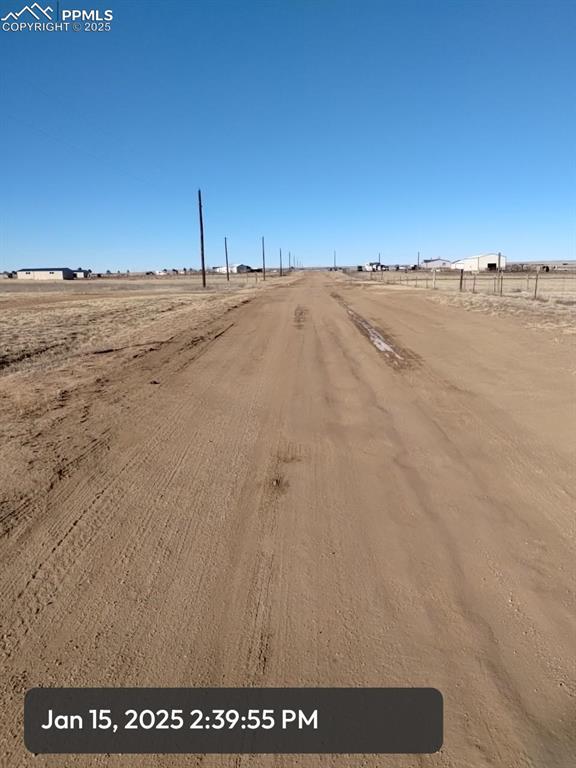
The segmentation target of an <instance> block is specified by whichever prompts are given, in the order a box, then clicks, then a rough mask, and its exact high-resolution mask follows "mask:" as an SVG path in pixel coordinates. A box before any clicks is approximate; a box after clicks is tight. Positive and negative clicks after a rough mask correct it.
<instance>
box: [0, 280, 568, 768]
mask: <svg viewBox="0 0 576 768" xmlns="http://www.w3.org/2000/svg"><path fill="white" fill-rule="evenodd" d="M335 290H336V291H337V292H338V293H340V294H341V295H342V298H343V300H344V301H345V302H346V304H347V306H348V307H350V308H351V309H352V310H353V311H354V312H355V313H356V314H357V315H358V316H360V317H362V318H365V319H366V321H367V322H369V323H370V324H371V325H372V326H373V327H375V328H390V329H391V331H392V334H391V335H390V337H388V336H387V335H386V333H384V336H385V338H394V340H395V341H396V343H397V344H398V349H400V348H401V349H403V350H406V351H409V352H410V354H411V355H412V356H413V358H412V359H413V360H418V361H419V363H418V365H414V366H410V367H406V368H396V367H393V366H390V365H389V364H388V363H387V361H386V360H385V359H383V357H384V355H382V354H381V353H379V352H378V350H377V349H375V348H374V346H373V345H372V344H370V343H369V340H368V339H366V338H365V337H364V336H363V335H362V334H361V333H359V332H358V328H357V327H356V325H355V324H354V323H353V322H352V321H351V318H350V315H349V313H348V312H347V311H346V307H344V306H342V305H341V304H339V303H338V302H336V301H334V298H333V297H332V296H331V295H330V294H331V293H332V292H333V291H335ZM393 301H394V302H395V304H394V306H395V309H394V312H391V310H390V309H387V304H386V300H385V299H382V300H380V301H377V300H376V299H374V298H373V297H371V296H370V295H366V293H365V292H364V291H362V290H359V289H356V288H354V287H350V286H349V285H348V284H347V283H346V282H344V281H339V280H335V279H329V278H326V277H324V276H321V275H312V276H307V277H306V278H305V279H303V280H301V281H299V282H296V283H294V284H293V285H291V286H289V287H286V288H285V287H281V288H278V289H277V290H274V291H272V292H270V293H267V294H264V295H262V296H260V297H258V298H257V299H255V300H254V301H253V302H251V303H250V304H248V305H246V306H243V307H240V308H238V309H236V310H234V313H233V314H231V315H230V320H229V321H228V320H227V324H229V327H228V329H227V330H226V333H224V334H223V335H222V336H220V337H219V338H218V339H217V340H215V341H214V342H213V343H211V344H210V345H208V346H207V347H206V348H205V350H204V351H203V353H202V355H200V356H197V357H195V358H194V359H191V358H187V357H186V354H185V350H184V347H185V344H183V345H182V347H181V351H180V353H179V355H176V357H175V359H173V360H172V363H171V365H172V367H171V368H170V375H169V376H166V375H165V374H166V370H167V369H163V368H162V367H161V366H160V365H159V363H158V361H160V360H164V362H165V364H166V365H168V360H167V358H160V357H158V358H156V360H157V367H155V363H154V358H153V357H149V356H144V357H143V358H142V359H141V360H140V359H138V360H136V361H135V362H134V365H141V366H142V369H141V370H142V376H143V377H145V380H146V381H149V380H151V379H155V380H158V381H160V382H161V385H160V386H156V387H148V388H147V389H144V388H141V389H138V388H137V387H135V388H134V392H133V395H131V394H130V392H131V390H130V388H129V386H130V384H131V382H133V381H135V380H136V379H135V378H127V379H126V380H124V381H123V380H122V376H119V377H118V380H117V382H116V386H117V387H118V391H119V393H120V392H121V393H122V397H123V398H124V400H125V401H126V405H125V409H124V413H125V415H124V416H123V417H122V416H118V412H117V411H114V420H113V421H111V423H108V424H106V425H105V426H106V430H107V431H106V438H105V440H103V441H102V442H101V443H99V444H97V445H95V446H94V447H93V449H92V450H91V451H90V452H89V453H87V454H86V455H85V456H83V457H81V458H79V459H78V461H76V462H75V463H73V464H71V470H70V472H69V473H66V474H64V475H63V476H62V477H61V478H60V479H58V481H57V482H55V483H54V485H53V487H52V488H51V489H50V490H49V492H48V493H47V495H46V497H45V499H44V500H43V502H42V505H41V507H39V508H37V509H35V512H34V515H32V516H27V517H25V518H24V519H23V520H22V521H21V522H20V523H17V524H16V526H15V528H14V529H13V530H12V532H11V534H10V536H8V537H6V538H4V539H3V540H2V544H1V546H2V563H3V567H2V578H1V582H0V613H1V615H2V616H3V630H2V645H1V649H2V662H3V675H4V677H5V682H6V685H5V686H4V690H5V695H4V700H3V711H4V712H5V716H6V727H5V729H4V730H3V734H2V736H1V737H0V738H1V739H2V744H1V751H2V754H3V755H4V760H5V761H6V765H19V766H26V765H32V764H34V765H35V766H38V765H40V766H42V765H46V766H56V765H60V762H59V758H58V757H50V756H38V757H33V756H32V755H30V754H28V753H26V751H25V750H24V747H23V745H22V741H21V737H20V729H21V722H20V717H21V702H22V695H23V692H24V691H25V690H26V689H27V688H28V687H32V686H35V685H44V686H48V685H65V686H66V685H76V686H116V685H125V686H203V685H205V686H224V685H230V686H234V685H243V686H245V685H249V686H254V685H267V686H273V685H278V686H284V685H286V686H314V685H321V686H330V685H333V686H338V685H343V686H348V685H352V686H382V685H390V686H396V685H397V686H405V685H414V686H428V685H430V686H434V687H437V688H439V689H440V690H441V691H442V692H443V693H444V696H445V703H446V712H447V716H446V739H445V747H444V748H443V750H442V751H441V752H440V753H438V754H436V755H431V756H426V757H410V756H404V757H385V756H366V757H361V758H358V760H357V761H356V759H354V762H353V763H351V759H350V758H349V757H346V756H318V757H315V756H307V757H306V759H305V760H304V761H303V760H302V759H301V758H299V757H298V756H286V755H285V756H278V757H275V758H273V757H269V756H259V757H253V756H244V757H238V756H218V757H216V756H205V757H202V756H198V757H191V756H189V757H186V756H153V755H150V756H134V757H130V758H126V757H125V756H92V757H88V756H71V757H70V758H69V759H67V761H66V764H67V765H69V766H92V765H94V766H96V765H107V766H123V765H127V764H129V765H133V766H140V765H142V766H144V765H146V766H172V765H174V766H180V765H199V764H202V765H207V766H212V765H213V766H216V765H218V766H224V765H230V766H232V765H245V766H248V765H250V766H253V765H270V766H272V765H274V766H295V765H338V766H347V765H351V764H358V765H371V766H372V765H373V766H377V765H378V766H380V765H382V766H392V765H394V766H403V767H407V766H454V768H456V766H458V767H459V766H462V765H469V766H489V765H490V766H492V765H498V766H516V765H518V766H535V765H542V766H544V765H545V766H547V768H560V767H562V768H565V767H566V766H568V765H569V764H570V762H569V761H570V760H571V758H572V755H573V752H574V746H575V745H574V741H573V739H572V737H571V736H570V732H569V728H568V726H567V722H568V718H569V717H570V711H571V709H570V707H571V704H572V703H573V698H571V697H573V696H574V693H575V689H574V685H575V674H574V664H573V643H572V642H571V638H573V637H574V635H575V634H576V633H575V631H574V630H575V629H576V627H575V623H574V616H575V615H576V614H575V612H574V608H575V601H574V594H575V589H574V586H575V585H574V567H573V562H574V538H573V533H574V531H573V527H572V528H571V527H570V519H569V518H568V516H567V514H566V508H567V502H568V501H569V500H570V499H573V498H574V497H575V496H576V494H575V492H574V486H573V483H572V481H571V479H570V473H569V469H570V467H569V461H568V458H567V453H566V451H567V447H566V445H565V444H564V443H562V441H561V440H559V441H557V446H556V450H555V452H550V450H549V446H548V444H547V440H548V435H547V433H546V429H545V427H544V426H543V427H542V433H541V436H542V442H541V443H539V442H538V440H535V434H536V433H535V429H536V427H535V425H534V424H531V425H530V427H527V426H526V425H525V423H524V422H523V414H522V408H521V404H519V405H518V407H517V410H516V411H515V410H514V407H513V406H511V407H510V408H508V410H507V412H506V413H505V414H503V413H502V409H501V408H500V407H499V405H498V402H497V400H494V399H492V395H491V390H490V388H489V387H487V386H486V387H485V386H484V384H483V381H481V382H479V377H478V376H477V370H481V371H483V372H485V371H487V370H488V371H489V370H490V365H491V359H490V357H489V356H488V357H486V356H484V357H483V358H482V359H481V360H480V359H479V360H478V361H477V363H478V368H477V369H475V368H474V366H473V364H472V362H470V361H469V362H468V363H467V366H466V368H465V369H461V368H459V367H458V366H457V365H456V364H455V363H454V360H455V355H456V354H457V353H458V343H456V342H457V341H458V342H459V340H458V339H456V338H455V337H454V335H453V334H455V333H456V331H451V330H449V329H448V330H447V331H446V338H445V339H444V342H443V343H444V347H443V349H444V356H442V354H441V353H438V354H435V355H433V356H431V355H428V354H427V351H426V347H427V345H428V344H430V343H432V342H431V341H430V339H429V337H428V336H427V321H428V317H427V313H428V312H431V313H436V314H434V317H435V318H436V319H438V317H440V315H438V314H437V313H442V312H444V311H445V310H444V309H441V308H438V307H433V306H432V305H430V308H429V309H428V308H427V306H426V305H425V304H424V303H422V302H423V301H424V300H422V299H418V298H415V299H413V298H412V297H411V296H406V297H405V298H404V299H403V300H402V301H404V302H405V303H406V312H405V314H403V312H402V303H401V300H400V299H398V298H397V297H396V298H394V299H393ZM414 307H419V308H420V309H419V311H420V312H421V314H422V318H423V319H422V320H418V318H417V316H416V315H414V311H415V310H414ZM460 322H461V324H463V325H466V323H467V322H468V316H467V314H466V313H465V312H462V313H461V315H460ZM496 322H497V321H496V320H494V318H481V319H480V320H478V319H477V318H475V319H473V320H471V321H470V327H469V328H468V330H469V332H470V334H471V335H473V334H474V333H476V332H477V333H478V334H479V337H480V336H481V334H482V333H486V332H490V331H491V330H492V325H491V324H494V323H496ZM230 323H233V324H230ZM404 323H408V324H411V326H412V328H413V329H414V328H415V330H410V329H409V328H408V329H405V328H404V325H403V324H404ZM416 331H417V332H416ZM193 338H194V333H193V332H192V331H191V332H190V340H191V341H192V339H193ZM517 344H519V345H520V346H521V347H522V351H523V353H525V354H526V355H527V357H526V360H527V361H528V362H526V365H529V364H530V360H531V358H530V352H529V350H530V349H533V346H532V345H531V337H530V336H529V335H528V332H526V331H523V330H522V329H521V330H520V331H519V335H518V338H517ZM159 354H160V353H159ZM467 354H468V355H469V356H472V358H473V350H471V351H468V353H467ZM489 354H490V353H488V355H489ZM497 358H498V353H497V351H495V352H494V356H493V360H496V359H497ZM539 363H540V360H538V359H537V358H533V368H534V371H533V373H534V376H535V377H537V376H540V378H539V379H537V378H535V381H538V383H539V386H541V387H542V388H543V389H545V388H546V387H548V386H549V387H552V386H553V387H555V388H556V391H557V392H558V391H562V387H563V386H564V383H566V382H567V379H564V378H562V375H561V374H560V373H559V372H558V371H554V370H549V371H548V372H547V373H541V374H537V373H536V369H537V367H538V365H539ZM552 363H553V361H552ZM454 370H456V371H457V372H458V375H457V376H456V377H455V376H454V373H453V371H454ZM134 375H135V374H134ZM483 375H484V376H486V375H487V374H483ZM494 375H495V376H496V375H497V376H502V375H504V372H503V371H502V370H501V369H498V370H496V371H495V373H494ZM510 375H511V376H512V378H511V380H510V381H511V385H514V384H515V380H514V376H513V373H512V374H510ZM518 386H520V384H518ZM119 396H120V395H119ZM124 400H123V402H124ZM535 468H537V469H538V473H539V474H536V471H535ZM542 473H543V474H544V475H545V476H546V480H547V482H546V483H542V482H540V480H539V478H540V477H541V475H542ZM571 483H572V484H571ZM571 537H572V538H571ZM536 691H537V693H536ZM571 739H572V740H571Z"/></svg>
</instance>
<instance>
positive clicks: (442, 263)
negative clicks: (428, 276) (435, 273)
mask: <svg viewBox="0 0 576 768" xmlns="http://www.w3.org/2000/svg"><path fill="white" fill-rule="evenodd" d="M451 267H452V262H451V261H448V260H447V259H424V261H422V262H421V263H420V269H450V268H451Z"/></svg>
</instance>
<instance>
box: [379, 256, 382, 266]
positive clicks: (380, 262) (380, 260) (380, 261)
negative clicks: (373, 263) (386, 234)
mask: <svg viewBox="0 0 576 768" xmlns="http://www.w3.org/2000/svg"><path fill="white" fill-rule="evenodd" d="M381 256H382V254H381V253H379V254H378V266H380V265H381V264H382V259H381V258H380V257H381Z"/></svg>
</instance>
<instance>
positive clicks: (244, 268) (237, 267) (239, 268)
mask: <svg viewBox="0 0 576 768" xmlns="http://www.w3.org/2000/svg"><path fill="white" fill-rule="evenodd" d="M212 271H213V272H218V274H220V275H225V274H226V267H213V268H212ZM229 271H230V274H233V275H236V274H241V273H244V272H253V269H252V267H249V266H248V265H247V264H230V268H229Z"/></svg>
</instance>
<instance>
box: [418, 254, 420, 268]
mask: <svg viewBox="0 0 576 768" xmlns="http://www.w3.org/2000/svg"><path fill="white" fill-rule="evenodd" d="M418 269H420V251H418Z"/></svg>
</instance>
